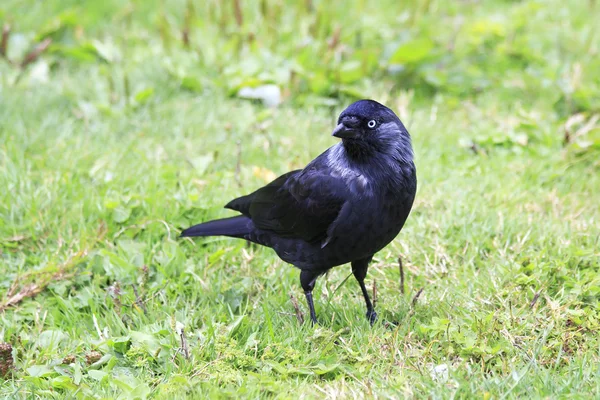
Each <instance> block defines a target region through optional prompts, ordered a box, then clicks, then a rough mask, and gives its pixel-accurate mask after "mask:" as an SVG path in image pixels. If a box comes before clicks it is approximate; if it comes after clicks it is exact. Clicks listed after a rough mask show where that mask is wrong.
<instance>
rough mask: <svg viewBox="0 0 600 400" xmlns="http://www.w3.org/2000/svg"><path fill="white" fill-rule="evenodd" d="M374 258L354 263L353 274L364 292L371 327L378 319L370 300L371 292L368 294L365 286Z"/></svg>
mask: <svg viewBox="0 0 600 400" xmlns="http://www.w3.org/2000/svg"><path fill="white" fill-rule="evenodd" d="M372 258H373V256H371V257H367V258H363V259H361V260H356V261H353V262H352V273H353V274H354V277H355V278H356V280H357V281H358V284H359V285H360V290H362V293H363V297H364V298H365V303H366V305H367V319H368V320H369V322H370V323H371V325H373V323H374V322H375V320H376V319H377V313H376V312H375V308H373V303H371V299H370V298H369V292H367V287H366V286H365V278H366V276H367V270H368V269H369V263H370V262H371V259H372Z"/></svg>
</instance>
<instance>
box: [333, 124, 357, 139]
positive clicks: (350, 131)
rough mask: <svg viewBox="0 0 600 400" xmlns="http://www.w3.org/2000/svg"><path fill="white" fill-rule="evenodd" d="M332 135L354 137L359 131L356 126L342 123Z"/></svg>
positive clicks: (342, 137) (346, 137)
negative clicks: (352, 126)
mask: <svg viewBox="0 0 600 400" xmlns="http://www.w3.org/2000/svg"><path fill="white" fill-rule="evenodd" d="M331 135H332V136H335V137H339V138H341V139H354V138H356V136H357V132H356V130H355V129H354V128H351V127H348V126H346V125H344V123H340V124H338V126H336V127H335V129H334V130H333V133H332V134H331Z"/></svg>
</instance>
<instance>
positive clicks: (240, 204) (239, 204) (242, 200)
mask: <svg viewBox="0 0 600 400" xmlns="http://www.w3.org/2000/svg"><path fill="white" fill-rule="evenodd" d="M300 172H302V170H301V169H297V170H294V171H291V172H288V173H287V174H283V175H281V176H280V177H279V178H277V179H275V180H274V181H273V182H271V183H269V184H268V185H266V186H264V187H262V188H260V189H258V190H257V191H255V192H252V193H250V194H248V195H246V196H242V197H238V198H237V199H233V200H231V201H230V202H229V203H227V204H226V205H225V208H228V209H230V210H234V211H239V212H241V213H242V214H244V215H245V216H247V217H249V216H250V204H252V200H254V198H255V197H256V195H257V193H259V192H261V193H262V195H263V196H264V195H267V193H269V192H272V193H275V191H277V189H279V188H281V186H282V185H283V184H284V183H285V182H286V181H287V180H288V178H290V177H292V176H295V175H297V174H299V173H300Z"/></svg>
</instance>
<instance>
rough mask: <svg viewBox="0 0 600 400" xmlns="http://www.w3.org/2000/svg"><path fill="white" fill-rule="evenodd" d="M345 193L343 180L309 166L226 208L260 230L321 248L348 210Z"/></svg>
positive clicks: (235, 201) (233, 202) (327, 241)
mask: <svg viewBox="0 0 600 400" xmlns="http://www.w3.org/2000/svg"><path fill="white" fill-rule="evenodd" d="M347 192H348V188H347V187H346V185H345V183H344V182H343V181H342V180H340V179H336V178H334V177H332V176H330V175H329V174H328V173H327V171H326V170H319V169H316V168H308V169H305V170H303V171H293V172H290V173H288V174H285V175H283V176H281V177H279V178H277V179H276V180H274V181H273V182H271V183H270V184H268V185H267V186H265V187H263V188H261V189H259V190H257V191H256V192H254V193H252V194H250V195H248V196H244V197H241V198H239V199H236V200H233V201H232V202H231V203H229V204H228V205H227V207H228V208H231V209H235V210H238V211H240V212H242V213H243V214H245V215H247V216H249V217H250V218H251V219H252V222H253V223H254V225H255V226H256V227H257V228H259V229H264V230H269V231H273V232H274V233H276V234H277V235H278V236H281V237H286V238H296V239H302V240H305V241H307V242H311V243H314V242H319V241H320V242H321V245H322V247H324V246H326V245H327V243H329V241H330V240H331V237H332V235H333V234H334V233H335V227H336V226H337V222H338V221H340V220H341V219H342V217H343V214H347V213H349V212H350V205H349V203H347V202H346V201H345V199H346V198H347V196H346V194H347Z"/></svg>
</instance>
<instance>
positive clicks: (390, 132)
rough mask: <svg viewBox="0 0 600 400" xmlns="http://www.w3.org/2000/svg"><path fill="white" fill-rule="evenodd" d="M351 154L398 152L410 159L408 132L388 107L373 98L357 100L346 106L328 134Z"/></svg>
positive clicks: (410, 149) (410, 150)
mask: <svg viewBox="0 0 600 400" xmlns="http://www.w3.org/2000/svg"><path fill="white" fill-rule="evenodd" d="M332 135H333V136H336V137H339V138H341V139H342V142H343V144H344V147H345V148H346V149H347V150H349V151H350V152H351V153H356V154H366V153H368V152H370V151H372V150H377V151H379V152H384V153H387V152H388V151H398V150H399V151H402V152H405V153H407V154H406V156H409V155H410V158H411V159H412V147H411V144H410V135H409V133H408V131H407V130H406V128H405V127H404V125H403V124H402V122H401V121H400V118H398V116H397V115H396V114H394V112H393V111H392V110H390V109H389V108H387V107H386V106H384V105H383V104H380V103H378V102H376V101H373V100H359V101H357V102H356V103H353V104H351V105H350V106H348V108H346V109H345V110H344V111H343V112H342V113H341V114H340V116H339V118H338V125H337V126H336V127H335V129H334V130H333V133H332Z"/></svg>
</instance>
